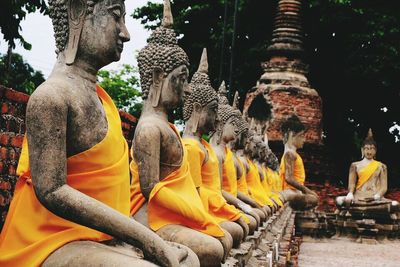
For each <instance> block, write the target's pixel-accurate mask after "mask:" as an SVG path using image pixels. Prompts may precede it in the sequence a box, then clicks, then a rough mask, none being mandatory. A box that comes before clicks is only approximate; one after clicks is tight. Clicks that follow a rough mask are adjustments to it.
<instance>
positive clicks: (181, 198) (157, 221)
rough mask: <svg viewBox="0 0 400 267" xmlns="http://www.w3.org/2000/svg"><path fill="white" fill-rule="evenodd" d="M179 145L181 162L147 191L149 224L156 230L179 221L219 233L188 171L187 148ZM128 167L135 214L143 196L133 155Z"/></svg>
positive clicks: (220, 234) (217, 234)
mask: <svg viewBox="0 0 400 267" xmlns="http://www.w3.org/2000/svg"><path fill="white" fill-rule="evenodd" d="M170 127H171V129H172V130H173V131H174V132H175V134H176V135H177V137H178V138H179V140H180V142H182V140H181V139H180V136H179V133H178V131H177V130H176V128H175V126H174V125H173V124H170ZM182 147H183V150H184V152H183V159H182V164H181V166H180V167H179V168H178V169H177V170H175V171H173V172H172V173H170V174H169V175H168V176H166V177H165V178H163V180H162V181H160V182H158V183H157V184H156V185H155V186H154V188H153V189H152V190H151V192H150V196H149V200H148V210H147V214H148V221H149V226H150V228H151V229H152V230H153V231H157V230H159V229H160V228H162V227H163V226H166V225H170V224H178V225H183V226H186V227H188V228H191V229H194V230H197V231H199V232H202V233H205V234H208V235H211V236H214V237H222V236H224V232H223V230H222V228H221V227H220V226H219V225H218V222H217V221H216V220H215V219H214V218H213V217H212V216H211V215H210V214H209V213H207V211H206V209H205V207H204V206H203V203H202V201H201V199H200V196H199V194H198V192H197V190H196V186H195V184H194V182H193V179H192V177H191V174H190V169H189V160H188V152H187V150H186V148H185V146H182ZM132 153H133V152H132ZM132 158H134V157H132ZM130 169H131V174H132V183H131V215H134V214H135V213H136V212H137V211H138V210H139V209H140V207H141V206H142V205H143V203H145V201H146V200H145V198H144V196H143V195H142V193H141V189H140V182H139V173H138V167H137V164H136V162H135V160H134V159H133V160H132V162H131V164H130Z"/></svg>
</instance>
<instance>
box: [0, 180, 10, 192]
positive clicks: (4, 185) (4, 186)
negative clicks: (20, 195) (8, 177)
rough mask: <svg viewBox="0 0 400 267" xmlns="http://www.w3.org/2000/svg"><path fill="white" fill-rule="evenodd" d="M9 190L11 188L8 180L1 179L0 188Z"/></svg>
mask: <svg viewBox="0 0 400 267" xmlns="http://www.w3.org/2000/svg"><path fill="white" fill-rule="evenodd" d="M1 189H2V190H10V189H11V185H10V183H9V182H6V181H1V180H0V190H1Z"/></svg>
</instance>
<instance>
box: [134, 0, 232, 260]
mask: <svg viewBox="0 0 400 267" xmlns="http://www.w3.org/2000/svg"><path fill="white" fill-rule="evenodd" d="M164 5H165V7H168V8H166V9H165V11H164V19H163V22H162V25H161V26H160V27H158V28H157V29H156V30H155V31H153V33H152V34H151V35H150V38H149V39H148V44H147V46H146V47H145V48H143V49H142V50H141V51H140V52H139V56H138V65H139V74H140V81H141V85H142V91H143V99H144V106H143V112H142V115H141V117H140V120H139V122H138V125H137V127H136V132H135V137H134V139H133V146H132V147H133V149H132V151H131V152H132V156H133V160H132V162H131V173H132V185H131V215H133V217H134V218H135V219H136V220H138V221H139V222H141V223H142V224H144V225H146V226H148V227H149V228H151V229H152V230H153V231H155V232H156V233H157V234H158V235H159V236H161V237H162V238H163V239H164V240H168V241H174V242H177V243H180V244H184V245H186V246H188V247H189V248H191V249H192V250H193V251H194V252H195V253H196V254H197V256H198V257H199V260H200V264H201V266H219V265H220V263H221V261H222V260H223V259H224V257H225V256H226V255H227V252H229V250H230V246H231V244H232V240H231V239H230V240H229V238H231V237H230V235H229V234H225V233H226V232H224V230H223V229H222V228H221V227H220V226H219V224H218V222H217V221H216V220H215V219H214V218H213V216H211V215H210V214H209V213H208V212H207V211H206V209H205V207H204V206H203V203H202V200H201V198H200V196H199V194H198V191H197V190H196V186H195V183H194V182H193V179H192V177H191V173H190V168H189V159H188V154H187V151H186V149H185V147H184V146H183V144H182V141H181V138H180V135H179V132H178V130H177V129H176V127H175V126H174V125H173V124H171V123H169V122H168V114H169V113H170V112H171V111H173V110H174V109H176V108H177V107H179V106H181V105H182V100H183V96H184V92H185V91H186V90H187V88H185V87H187V86H188V84H187V80H188V76H189V72H188V66H189V62H188V57H187V55H186V53H185V52H184V51H183V50H182V48H180V47H179V46H178V40H177V38H176V34H175V32H174V30H173V29H172V15H171V11H170V9H169V1H166V2H165V4H164ZM214 237H215V238H214ZM217 238H218V239H217ZM224 248H225V249H224ZM224 252H225V253H224Z"/></svg>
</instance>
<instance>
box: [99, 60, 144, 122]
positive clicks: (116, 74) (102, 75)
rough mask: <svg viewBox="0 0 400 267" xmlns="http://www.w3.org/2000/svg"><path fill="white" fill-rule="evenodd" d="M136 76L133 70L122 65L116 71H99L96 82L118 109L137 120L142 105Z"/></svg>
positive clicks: (128, 66) (135, 71)
mask: <svg viewBox="0 0 400 267" xmlns="http://www.w3.org/2000/svg"><path fill="white" fill-rule="evenodd" d="M137 75H138V74H137V70H136V69H135V68H133V67H132V66H130V65H127V64H124V65H123V66H122V69H120V70H118V71H114V70H112V71H107V70H100V71H99V73H98V82H99V84H100V86H101V87H103V88H104V90H106V91H107V93H108V94H109V95H110V97H111V98H112V99H113V100H114V103H115V105H116V106H117V107H118V108H120V109H122V110H124V111H126V112H128V113H130V114H132V115H133V116H135V117H136V118H139V117H140V113H141V111H142V106H143V104H142V99H141V98H140V95H141V93H140V89H139V88H140V87H139V79H138V78H137Z"/></svg>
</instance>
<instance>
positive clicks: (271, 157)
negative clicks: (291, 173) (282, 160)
mask: <svg viewBox="0 0 400 267" xmlns="http://www.w3.org/2000/svg"><path fill="white" fill-rule="evenodd" d="M265 162H266V163H267V166H268V167H269V168H270V169H272V170H277V169H278V166H279V161H278V158H277V157H276V156H275V154H274V153H273V152H272V150H271V149H268V150H267V155H266V159H265Z"/></svg>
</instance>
